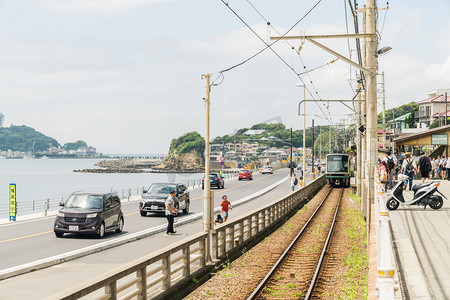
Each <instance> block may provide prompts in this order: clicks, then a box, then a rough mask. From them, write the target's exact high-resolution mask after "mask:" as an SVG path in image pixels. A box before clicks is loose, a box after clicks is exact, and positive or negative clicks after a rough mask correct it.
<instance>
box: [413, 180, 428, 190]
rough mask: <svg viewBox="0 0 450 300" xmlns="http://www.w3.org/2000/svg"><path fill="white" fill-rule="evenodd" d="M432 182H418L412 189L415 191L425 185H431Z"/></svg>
mask: <svg viewBox="0 0 450 300" xmlns="http://www.w3.org/2000/svg"><path fill="white" fill-rule="evenodd" d="M430 184H432V182H428V183H416V184H415V185H414V186H413V187H412V190H413V191H414V192H416V191H418V190H420V189H421V188H423V187H425V186H429V185H430Z"/></svg>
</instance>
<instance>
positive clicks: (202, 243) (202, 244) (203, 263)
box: [199, 237, 209, 268]
mask: <svg viewBox="0 0 450 300" xmlns="http://www.w3.org/2000/svg"><path fill="white" fill-rule="evenodd" d="M206 238H209V237H206ZM200 248H201V250H200V253H201V254H202V258H200V260H199V264H200V268H203V267H204V266H206V239H202V240H201V241H200Z"/></svg>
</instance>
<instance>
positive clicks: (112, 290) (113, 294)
mask: <svg viewBox="0 0 450 300" xmlns="http://www.w3.org/2000/svg"><path fill="white" fill-rule="evenodd" d="M105 294H106V295H109V298H108V299H111V300H117V282H116V281H114V282H112V283H110V284H108V285H107V286H105Z"/></svg>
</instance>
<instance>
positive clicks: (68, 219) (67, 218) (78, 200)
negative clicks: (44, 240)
mask: <svg viewBox="0 0 450 300" xmlns="http://www.w3.org/2000/svg"><path fill="white" fill-rule="evenodd" d="M59 205H60V206H62V207H63V208H62V209H60V210H59V211H58V213H57V215H56V219H55V224H54V226H53V230H54V232H55V235H56V236H57V237H62V236H63V235H64V233H83V234H96V235H97V237H99V238H102V237H103V236H104V235H105V232H106V231H107V230H112V229H115V231H116V232H121V231H122V230H123V224H124V220H123V213H122V206H121V204H120V198H119V196H118V195H117V193H115V192H110V193H87V192H76V193H73V194H72V195H70V196H69V198H68V199H67V200H66V202H65V203H63V202H61V203H60V204H59Z"/></svg>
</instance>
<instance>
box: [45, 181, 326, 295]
mask: <svg viewBox="0 0 450 300" xmlns="http://www.w3.org/2000/svg"><path fill="white" fill-rule="evenodd" d="M285 180H286V178H285V179H283V180H282V181H281V182H283V181H285ZM278 184H279V183H278ZM324 185H325V176H321V177H319V178H318V179H316V180H315V181H313V182H311V183H310V184H308V185H307V186H304V187H302V188H300V189H299V190H297V191H295V192H293V193H291V194H289V195H288V196H286V197H283V198H281V199H279V200H277V201H274V202H273V203H271V204H269V205H266V206H264V207H262V208H260V209H256V210H254V211H252V212H250V213H248V214H246V215H244V216H243V217H241V218H239V219H237V220H235V221H232V222H229V223H225V224H222V225H220V226H219V227H218V228H216V229H214V230H213V231H212V232H211V236H210V237H209V238H211V239H212V256H213V258H214V260H215V261H214V262H215V263H216V265H217V264H220V262H223V261H224V260H225V259H226V255H227V254H232V253H234V254H236V253H238V252H239V251H240V249H241V248H242V247H243V246H244V245H248V244H249V243H252V242H253V243H255V242H257V241H258V240H261V239H263V238H264V234H265V233H267V231H268V230H269V229H270V228H272V229H273V228H274V227H275V226H274V225H275V224H276V223H282V222H283V221H284V220H285V217H286V216H288V215H289V214H290V213H293V212H295V211H296V210H297V208H298V207H299V205H301V204H302V202H304V201H306V200H307V199H308V198H309V197H311V196H312V195H313V194H315V193H316V192H317V191H318V190H319V189H320V188H321V187H323V186H324ZM268 188H270V187H268ZM241 200H242V201H243V202H245V201H248V200H247V199H241ZM243 202H242V203H243ZM237 204H239V203H234V204H233V205H234V206H236V205H237ZM207 238H208V234H207V233H198V234H196V235H194V236H192V237H189V238H186V239H184V240H182V241H180V242H178V243H176V244H175V245H171V246H169V247H166V248H164V249H161V250H159V251H157V252H155V253H152V254H149V255H147V256H145V257H143V258H140V259H137V260H134V261H132V262H130V263H128V264H126V265H124V266H121V267H119V268H117V269H115V270H112V271H111V272H108V273H106V274H102V275H101V276H99V277H97V278H95V279H92V280H89V281H87V282H85V283H82V284H80V285H77V286H75V287H73V288H71V289H68V290H66V291H63V292H61V293H58V294H56V295H54V296H52V297H50V298H48V299H79V298H80V297H83V296H87V295H89V296H95V297H97V298H100V299H118V298H119V296H120V298H125V299H131V298H134V297H137V298H138V299H149V298H152V299H171V298H181V297H182V296H183V295H180V293H184V294H187V293H188V292H189V291H190V290H191V289H192V288H193V286H194V285H195V283H196V282H197V281H198V278H203V279H204V278H205V277H207V276H208V274H209V273H210V272H211V271H212V270H213V268H214V265H213V264H211V263H206V259H207V258H206V254H207V251H205V250H206V249H205V247H206V245H207ZM235 241H237V243H235ZM196 262H198V263H196ZM119 294H121V295H119ZM175 295H178V296H175Z"/></svg>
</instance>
